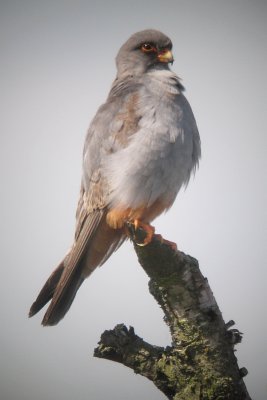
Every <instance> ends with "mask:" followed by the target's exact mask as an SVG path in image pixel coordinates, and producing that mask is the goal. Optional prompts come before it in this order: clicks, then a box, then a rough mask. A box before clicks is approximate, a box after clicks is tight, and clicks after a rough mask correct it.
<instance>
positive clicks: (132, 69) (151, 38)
mask: <svg viewBox="0 0 267 400" xmlns="http://www.w3.org/2000/svg"><path fill="white" fill-rule="evenodd" d="M171 50H172V42H171V40H170V39H169V38H168V37H167V36H166V35H164V34H163V33H162V32H159V31H156V30H154V29H147V30H144V31H141V32H137V33H135V34H133V35H132V36H131V37H130V38H129V39H128V40H127V42H125V43H124V44H123V45H122V47H121V48H120V50H119V52H118V55H117V57H116V63H117V69H118V77H119V76H121V75H125V74H127V75H133V76H136V75H140V74H143V73H145V72H147V71H149V70H150V69H151V68H162V69H169V63H173V55H172V51H171Z"/></svg>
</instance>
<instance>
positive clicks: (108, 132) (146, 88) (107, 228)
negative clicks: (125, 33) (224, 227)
mask: <svg viewBox="0 0 267 400" xmlns="http://www.w3.org/2000/svg"><path fill="white" fill-rule="evenodd" d="M173 61H174V60H173V55H172V42H171V40H170V39H169V38H168V37H167V36H166V35H165V34H163V33H161V32H159V31H157V30H153V29H148V30H144V31H141V32H137V33H135V34H133V35H132V36H131V37H130V38H129V39H128V40H127V41H126V42H125V43H124V44H123V46H122V47H121V48H120V50H119V52H118V55H117V57H116V65H117V76H116V79H115V80H114V82H113V84H112V87H111V90H110V93H109V95H108V98H107V101H106V102H105V104H103V105H102V106H101V107H100V108H99V110H98V111H97V113H96V115H95V117H94V119H93V121H92V123H91V125H90V127H89V130H88V133H87V136H86V140H85V145H84V152H83V173H82V182H81V192H80V198H79V202H78V208H77V212H76V231H75V238H74V243H73V245H72V247H71V249H70V251H69V252H68V253H67V255H66V256H65V257H64V259H63V260H62V261H61V263H60V264H59V266H58V267H57V268H56V269H55V270H54V272H52V274H51V276H50V277H49V278H48V280H47V281H46V283H45V285H44V286H43V288H42V290H41V292H40V294H39V295H38V297H37V299H36V301H35V302H34V303H33V305H32V306H31V309H30V312H29V316H33V315H34V314H36V313H37V312H38V311H39V310H40V309H41V308H42V307H43V306H44V305H45V304H46V303H47V302H49V301H50V300H51V302H50V305H49V307H48V309H47V311H46V313H45V315H44V318H43V321H42V324H43V325H56V324H57V323H58V322H59V321H60V320H61V319H62V318H63V317H64V316H65V314H66V312H67V311H68V310H69V308H70V306H71V304H72V302H73V299H74V297H75V295H76V292H77V290H78V289H79V287H80V285H81V284H82V282H83V281H84V279H85V278H87V277H88V276H89V275H90V274H91V273H92V272H93V271H94V270H95V268H96V267H97V266H101V265H102V264H103V263H104V262H105V261H106V260H107V259H108V258H109V257H110V255H111V254H112V253H113V252H114V251H115V250H116V249H118V247H119V246H120V245H121V244H122V243H123V242H124V240H125V239H126V238H127V237H128V235H129V228H127V227H129V224H131V225H132V226H133V229H134V231H137V230H138V229H139V228H141V229H143V230H144V232H145V234H146V237H145V239H144V241H143V242H141V243H138V244H139V245H143V246H144V245H147V244H148V243H149V242H150V241H151V239H152V237H153V234H154V229H153V227H152V226H151V225H150V222H151V221H153V220H154V219H155V218H156V217H157V216H159V215H160V214H161V213H163V212H164V211H166V210H168V209H169V208H170V207H171V206H172V204H173V202H174V200H175V198H176V195H177V193H178V192H179V190H180V188H181V187H182V186H186V185H187V183H188V181H189V179H190V176H191V175H192V173H193V172H194V171H195V169H196V167H197V166H198V161H199V158H200V152H201V151H200V138H199V134H198V129H197V125H196V122H195V118H194V115H193V113H192V110H191V107H190V105H189V103H188V101H187V100H186V98H185V96H184V95H183V91H184V87H183V86H182V84H181V82H180V79H179V78H178V76H177V75H176V74H175V73H174V72H172V71H171V70H170V67H169V64H172V63H173Z"/></svg>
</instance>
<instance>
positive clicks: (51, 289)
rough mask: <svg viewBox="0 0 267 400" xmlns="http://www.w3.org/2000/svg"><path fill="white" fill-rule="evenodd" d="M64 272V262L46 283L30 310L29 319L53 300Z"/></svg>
mask: <svg viewBox="0 0 267 400" xmlns="http://www.w3.org/2000/svg"><path fill="white" fill-rule="evenodd" d="M63 270H64V260H63V261H62V262H61V263H60V264H59V266H58V267H57V268H56V269H55V271H53V272H52V274H51V275H50V276H49V278H48V279H47V281H46V282H45V284H44V286H43V288H42V290H41V291H40V293H39V295H38V297H37V299H36V300H35V302H34V303H33V304H32V306H31V308H30V311H29V317H32V316H33V315H35V314H37V313H38V312H39V311H40V310H41V309H42V308H43V307H44V306H45V305H46V303H48V301H49V300H51V299H52V297H53V295H54V293H55V290H56V287H57V284H58V282H59V280H60V278H61V275H62V272H63Z"/></svg>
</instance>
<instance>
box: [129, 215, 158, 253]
mask: <svg viewBox="0 0 267 400" xmlns="http://www.w3.org/2000/svg"><path fill="white" fill-rule="evenodd" d="M126 226H127V229H128V232H129V234H130V236H131V237H132V239H133V240H134V242H135V243H136V244H137V246H141V247H143V246H146V245H147V244H149V243H150V242H151V240H152V238H153V236H154V233H155V228H154V227H153V226H151V225H150V224H146V223H144V222H141V221H140V220H139V219H135V220H133V221H127V222H126ZM140 239H141V240H143V241H142V242H140Z"/></svg>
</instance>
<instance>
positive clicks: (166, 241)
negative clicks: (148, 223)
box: [154, 234, 178, 251]
mask: <svg viewBox="0 0 267 400" xmlns="http://www.w3.org/2000/svg"><path fill="white" fill-rule="evenodd" d="M154 237H155V238H156V239H157V240H158V241H159V242H160V243H163V244H166V245H167V246H169V247H170V248H171V249H172V250H173V251H178V247H177V244H176V243H174V242H171V241H170V240H166V239H163V237H162V236H161V235H159V234H156V235H154Z"/></svg>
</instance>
